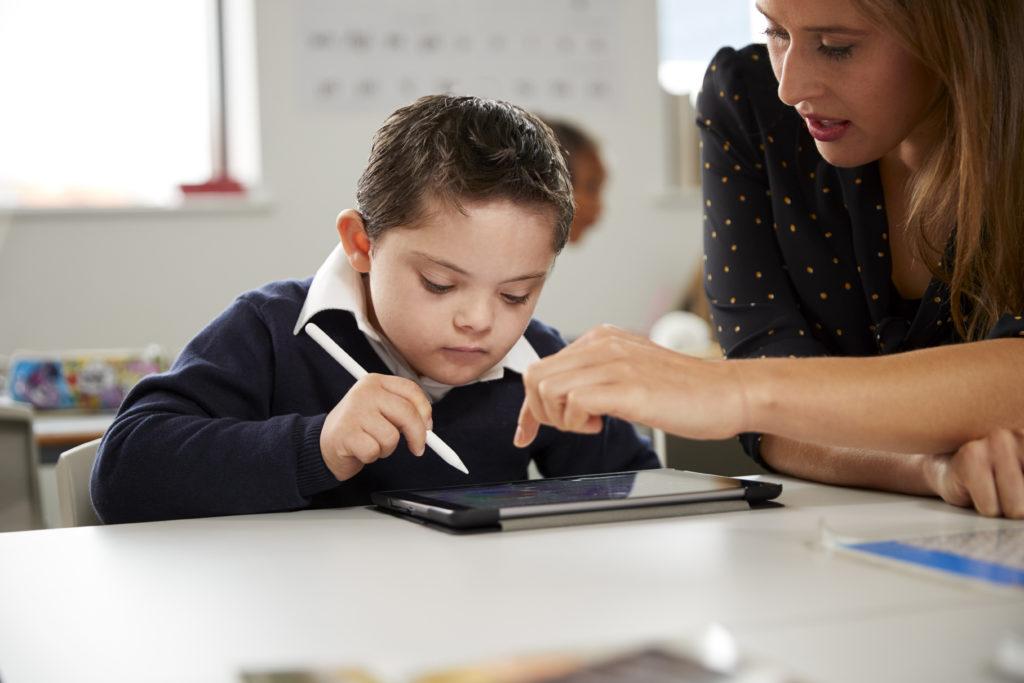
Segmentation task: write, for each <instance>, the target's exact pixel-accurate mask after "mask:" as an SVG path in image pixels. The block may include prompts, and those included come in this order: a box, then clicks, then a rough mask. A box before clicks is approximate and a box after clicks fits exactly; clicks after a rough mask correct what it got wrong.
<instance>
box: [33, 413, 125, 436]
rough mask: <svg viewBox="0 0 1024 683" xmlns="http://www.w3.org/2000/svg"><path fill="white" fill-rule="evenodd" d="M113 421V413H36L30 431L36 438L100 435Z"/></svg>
mask: <svg viewBox="0 0 1024 683" xmlns="http://www.w3.org/2000/svg"><path fill="white" fill-rule="evenodd" d="M113 421H114V413H113V412H104V413H73V412H72V413H60V412H54V413H38V412H37V413H36V414H35V417H34V418H33V420H32V431H33V432H34V433H35V435H36V437H41V436H42V437H46V436H61V435H63V434H68V433H74V434H77V433H82V432H97V433H100V434H102V433H103V432H104V431H106V429H107V427H109V426H110V423H111V422H113Z"/></svg>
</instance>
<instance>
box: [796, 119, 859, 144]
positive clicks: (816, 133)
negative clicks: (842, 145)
mask: <svg viewBox="0 0 1024 683" xmlns="http://www.w3.org/2000/svg"><path fill="white" fill-rule="evenodd" d="M804 121H806V122H807V130H808V131H810V133H811V137H813V138H814V139H815V140H817V141H818V142H835V141H836V140H838V139H839V138H841V137H843V135H845V134H846V131H847V130H848V129H849V128H850V122H849V121H846V120H844V119H826V118H821V117H818V116H804Z"/></svg>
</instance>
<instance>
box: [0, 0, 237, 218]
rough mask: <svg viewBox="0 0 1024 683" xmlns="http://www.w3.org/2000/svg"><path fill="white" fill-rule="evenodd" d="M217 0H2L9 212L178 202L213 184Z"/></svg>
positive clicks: (2, 174) (0, 136) (2, 180)
mask: <svg viewBox="0 0 1024 683" xmlns="http://www.w3.org/2000/svg"><path fill="white" fill-rule="evenodd" d="M213 17H214V14H213V12H212V10H211V0H147V1H146V2H138V0H89V2H81V0H0V92H3V93H4V104H3V106H2V107H0V150H3V152H2V153H0V205H6V206H15V207H25V206H83V205H86V206H89V205H93V206H95V205H103V206H110V205H140V204H167V203H171V202H174V201H175V200H177V198H178V196H179V190H178V186H179V185H180V184H181V183H200V182H203V181H205V180H207V179H209V177H210V175H211V171H212V168H211V166H212V158H213V155H212V154H211V146H212V142H211V127H212V123H211V114H210V103H211V83H212V82H214V81H213V78H214V76H215V74H216V73H217V71H216V67H217V64H216V63H215V62H214V60H215V59H216V58H217V56H216V54H215V50H211V49H210V39H209V35H210V28H211V23H212V20H213Z"/></svg>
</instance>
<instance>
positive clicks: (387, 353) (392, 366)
mask: <svg viewBox="0 0 1024 683" xmlns="http://www.w3.org/2000/svg"><path fill="white" fill-rule="evenodd" d="M327 310H337V311H349V312H350V313H352V315H353V316H355V319H356V326H358V327H359V331H360V332H362V333H363V334H364V335H366V338H367V339H368V340H369V342H370V346H371V347H373V350H374V351H375V352H376V353H377V355H378V356H380V359H381V360H382V361H384V365H386V366H387V368H388V370H390V371H391V372H392V373H393V374H395V375H397V376H399V377H405V378H406V379H411V380H412V381H413V382H416V384H418V385H419V386H420V388H422V389H423V391H424V392H425V393H426V394H427V396H429V397H430V399H431V401H438V400H440V399H441V398H442V397H443V396H444V395H445V394H447V393H448V392H449V391H451V390H452V389H453V388H454V387H453V386H452V385H450V384H442V383H441V382H435V381H434V380H432V379H430V378H429V377H426V376H424V375H420V374H418V373H416V371H415V370H413V369H412V368H411V367H409V364H408V363H406V362H405V359H404V358H402V354H400V353H399V352H398V349H396V348H395V347H394V346H393V345H392V344H391V342H390V341H388V340H387V338H385V337H384V336H383V335H382V334H380V333H379V332H378V331H377V330H376V329H374V327H373V325H372V324H370V320H369V318H367V316H366V300H365V298H364V292H363V279H362V277H361V276H360V274H359V273H358V272H357V271H356V270H355V269H354V268H353V267H352V266H351V265H349V262H348V258H347V257H346V255H345V251H344V249H342V247H341V245H340V244H338V245H337V246H336V247H334V251H332V252H331V255H330V256H328V257H327V260H326V261H324V262H323V265H321V266H320V268H319V269H318V270H317V271H316V275H314V276H313V282H312V284H310V286H309V292H308V293H307V294H306V300H305V302H303V304H302V310H301V311H300V312H299V319H298V320H297V321H296V322H295V329H294V330H293V333H294V334H296V335H297V334H299V333H300V332H302V328H303V326H305V324H306V323H307V322H309V320H310V319H311V318H312V317H313V316H314V315H316V314H317V313H319V312H320V311H327ZM538 359H539V356H538V355H537V352H536V351H535V350H534V348H533V346H531V345H530V342H528V341H527V340H526V337H525V336H522V337H519V339H518V340H517V341H516V343H515V344H513V345H512V348H511V349H509V351H508V353H506V354H505V357H504V358H502V359H501V362H500V363H498V364H497V365H495V366H494V367H492V368H491V369H490V370H488V371H487V372H485V373H484V374H482V375H480V377H478V378H477V379H476V380H474V382H486V381H489V380H494V379H500V378H502V377H503V376H504V375H505V369H506V368H508V369H509V370H512V371H513V372H518V373H519V374H523V373H524V372H526V368H527V367H528V366H529V365H530V364H531V363H534V362H536V361H537V360H538ZM474 382H469V384H473V383H474Z"/></svg>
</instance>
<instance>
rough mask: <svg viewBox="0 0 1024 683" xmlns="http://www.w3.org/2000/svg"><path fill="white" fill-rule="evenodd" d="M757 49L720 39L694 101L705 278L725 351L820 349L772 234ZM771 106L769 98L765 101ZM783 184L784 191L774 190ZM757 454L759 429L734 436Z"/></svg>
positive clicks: (799, 352)
mask: <svg viewBox="0 0 1024 683" xmlns="http://www.w3.org/2000/svg"><path fill="white" fill-rule="evenodd" d="M763 53H764V51H763V49H760V50H759V49H758V48H757V47H754V46H751V47H749V48H745V49H743V50H740V51H736V50H733V49H732V48H723V49H722V50H720V51H719V52H718V54H717V55H715V57H714V59H713V60H712V62H711V65H710V66H709V67H708V70H707V73H706V75H705V77H704V85H703V87H702V90H701V93H700V96H699V97H698V101H697V111H698V120H697V125H698V126H699V128H700V137H701V163H702V165H703V182H702V185H703V195H704V196H703V203H704V206H703V210H704V288H705V292H706V294H707V297H708V301H709V304H710V310H711V315H712V320H713V324H714V325H715V327H716V329H717V331H718V338H719V341H720V342H721V344H722V347H723V348H724V349H725V352H726V356H727V357H728V358H756V357H773V356H775V357H778V356H795V357H799V356H821V355H825V354H826V353H827V352H826V349H825V348H824V347H823V346H822V345H821V344H820V343H819V342H818V341H817V340H816V339H814V337H813V336H812V335H811V334H810V332H809V327H808V324H807V320H806V319H805V318H804V316H803V314H802V313H801V310H800V304H799V300H798V298H797V295H796V292H795V291H794V289H793V286H792V283H791V281H790V278H789V275H788V273H787V272H786V266H785V264H784V262H783V259H782V255H781V253H780V251H779V247H778V244H777V242H776V231H777V230H779V229H785V228H784V227H781V226H778V225H776V222H775V216H774V211H773V209H772V188H771V186H770V184H769V178H768V173H767V170H766V168H765V163H766V162H765V154H764V138H765V137H767V136H768V135H769V133H768V132H767V131H766V130H764V129H763V128H762V117H767V118H768V119H769V120H770V118H771V114H770V112H765V111H761V110H759V103H760V102H761V101H762V100H766V101H768V102H771V100H770V99H769V98H775V99H777V96H776V94H775V92H774V87H772V89H771V90H770V91H766V90H765V87H766V86H773V84H774V79H772V78H771V76H770V73H765V72H764V70H765V69H770V65H768V64H765V63H763V62H765V61H767V60H766V58H765V56H764V54H763ZM773 106H775V107H776V108H777V105H776V104H775V103H773ZM779 193H780V194H785V193H784V192H781V191H780V192H779ZM740 439H741V441H742V443H743V446H744V449H745V450H746V451H747V453H748V454H749V455H750V456H751V457H753V458H754V460H756V461H757V462H758V463H759V464H761V465H763V466H766V465H765V464H764V461H763V460H762V459H761V457H760V448H759V445H760V435H758V434H744V435H741V437H740Z"/></svg>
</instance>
